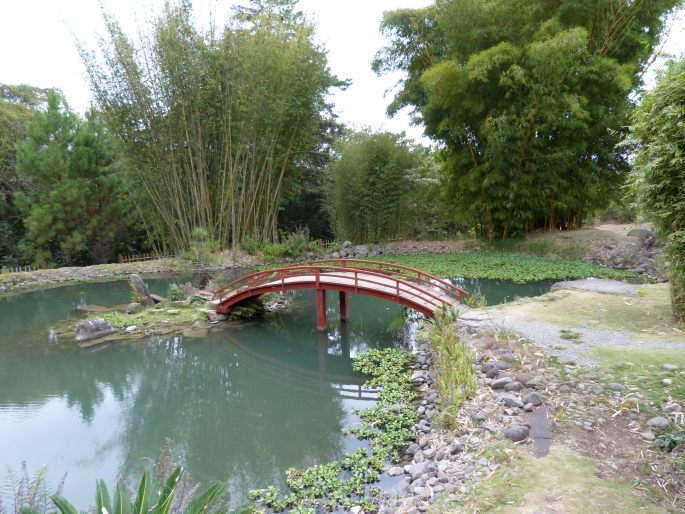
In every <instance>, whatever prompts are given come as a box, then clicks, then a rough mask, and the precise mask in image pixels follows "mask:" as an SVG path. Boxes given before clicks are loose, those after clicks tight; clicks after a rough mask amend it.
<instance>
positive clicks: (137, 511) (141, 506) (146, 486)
mask: <svg viewBox="0 0 685 514" xmlns="http://www.w3.org/2000/svg"><path fill="white" fill-rule="evenodd" d="M150 489H151V484H150V473H149V472H148V471H147V470H146V471H143V475H142V476H141V477H140V485H139V486H138V496H136V501H135V503H134V504H133V513H132V514H146V512H147V510H148V509H147V507H148V501H149V496H150ZM62 514H69V513H64V512H63V513H62Z"/></svg>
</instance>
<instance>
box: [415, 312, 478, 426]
mask: <svg viewBox="0 0 685 514" xmlns="http://www.w3.org/2000/svg"><path fill="white" fill-rule="evenodd" d="M456 316H457V314H456V312H455V311H452V310H447V309H446V310H444V311H442V312H438V313H436V317H435V320H434V321H432V322H429V323H428V324H427V327H426V339H427V340H428V342H429V343H430V344H431V345H432V346H433V349H434V350H435V353H436V355H437V359H436V362H435V387H436V389H437V390H438V393H439V404H440V414H439V416H438V418H437V420H436V421H437V422H438V423H439V424H441V425H443V426H445V427H447V428H454V426H455V425H456V420H457V414H458V412H459V408H460V407H461V406H462V405H463V404H464V402H465V401H466V400H467V399H468V398H471V397H473V395H474V394H475V392H476V389H477V387H478V383H477V381H476V372H475V367H474V362H473V355H472V354H471V351H470V350H469V348H468V346H467V345H466V342H465V341H464V340H463V339H462V338H461V337H459V334H457V331H456V326H455V322H456Z"/></svg>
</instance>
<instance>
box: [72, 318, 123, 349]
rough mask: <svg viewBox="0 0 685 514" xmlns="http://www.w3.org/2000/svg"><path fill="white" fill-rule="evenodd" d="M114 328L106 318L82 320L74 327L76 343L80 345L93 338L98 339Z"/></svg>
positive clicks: (113, 331)
mask: <svg viewBox="0 0 685 514" xmlns="http://www.w3.org/2000/svg"><path fill="white" fill-rule="evenodd" d="M115 332H116V330H114V328H112V327H111V326H110V324H109V323H107V320H106V319H103V318H97V319H89V320H86V321H82V322H81V323H79V324H78V327H76V344H78V345H81V344H83V343H86V342H88V341H92V340H93V339H100V338H101V337H105V336H108V335H111V334H114V333H115Z"/></svg>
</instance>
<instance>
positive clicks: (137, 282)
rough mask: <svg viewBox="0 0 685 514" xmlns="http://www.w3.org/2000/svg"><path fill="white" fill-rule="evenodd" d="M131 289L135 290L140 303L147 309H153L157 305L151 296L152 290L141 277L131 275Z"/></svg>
mask: <svg viewBox="0 0 685 514" xmlns="http://www.w3.org/2000/svg"><path fill="white" fill-rule="evenodd" d="M130 280H131V289H133V292H134V294H135V295H136V296H137V297H138V300H139V301H140V303H142V304H143V305H145V306H146V307H152V306H153V305H154V304H155V301H154V300H153V298H152V296H151V295H150V290H149V289H148V288H147V284H146V283H145V281H144V280H143V279H142V278H140V275H136V274H135V273H134V274H132V275H131V277H130Z"/></svg>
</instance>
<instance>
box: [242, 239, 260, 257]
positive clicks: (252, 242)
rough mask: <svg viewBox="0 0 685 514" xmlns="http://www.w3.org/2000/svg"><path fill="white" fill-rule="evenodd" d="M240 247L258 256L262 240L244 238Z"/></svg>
mask: <svg viewBox="0 0 685 514" xmlns="http://www.w3.org/2000/svg"><path fill="white" fill-rule="evenodd" d="M240 247H241V248H242V249H243V250H245V251H246V252H247V253H248V254H250V255H257V252H259V247H260V240H259V238H258V237H256V236H244V237H243V238H242V239H241V240H240Z"/></svg>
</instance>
